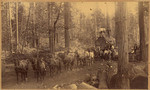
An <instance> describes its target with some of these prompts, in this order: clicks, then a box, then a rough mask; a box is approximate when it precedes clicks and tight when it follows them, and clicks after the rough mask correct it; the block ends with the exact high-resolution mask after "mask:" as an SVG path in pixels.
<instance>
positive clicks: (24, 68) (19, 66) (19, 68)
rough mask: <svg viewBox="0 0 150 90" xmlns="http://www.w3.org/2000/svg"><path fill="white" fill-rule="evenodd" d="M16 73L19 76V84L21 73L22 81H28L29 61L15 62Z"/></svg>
mask: <svg viewBox="0 0 150 90" xmlns="http://www.w3.org/2000/svg"><path fill="white" fill-rule="evenodd" d="M14 64H15V71H16V75H17V83H18V82H19V73H20V74H21V79H22V81H27V73H28V64H29V60H28V59H24V60H15V62H14Z"/></svg>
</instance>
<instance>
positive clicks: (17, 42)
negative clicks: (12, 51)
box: [16, 2, 19, 52]
mask: <svg viewBox="0 0 150 90" xmlns="http://www.w3.org/2000/svg"><path fill="white" fill-rule="evenodd" d="M18 45H19V41H18V2H16V52H17V50H18Z"/></svg>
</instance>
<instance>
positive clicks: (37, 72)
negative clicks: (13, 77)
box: [36, 71, 39, 82]
mask: <svg viewBox="0 0 150 90" xmlns="http://www.w3.org/2000/svg"><path fill="white" fill-rule="evenodd" d="M36 74H37V82H38V78H39V71H36Z"/></svg>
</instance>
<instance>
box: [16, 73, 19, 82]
mask: <svg viewBox="0 0 150 90" xmlns="http://www.w3.org/2000/svg"><path fill="white" fill-rule="evenodd" d="M16 75H17V83H18V82H19V78H18V72H17V71H16Z"/></svg>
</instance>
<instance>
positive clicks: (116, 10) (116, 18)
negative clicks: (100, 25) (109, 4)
mask: <svg viewBox="0 0 150 90" xmlns="http://www.w3.org/2000/svg"><path fill="white" fill-rule="evenodd" d="M118 13H119V9H118V7H117V3H116V2H115V39H116V46H118V43H119V42H118V39H119V38H118V29H119V27H118V23H119V22H118V18H119V17H118Z"/></svg>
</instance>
